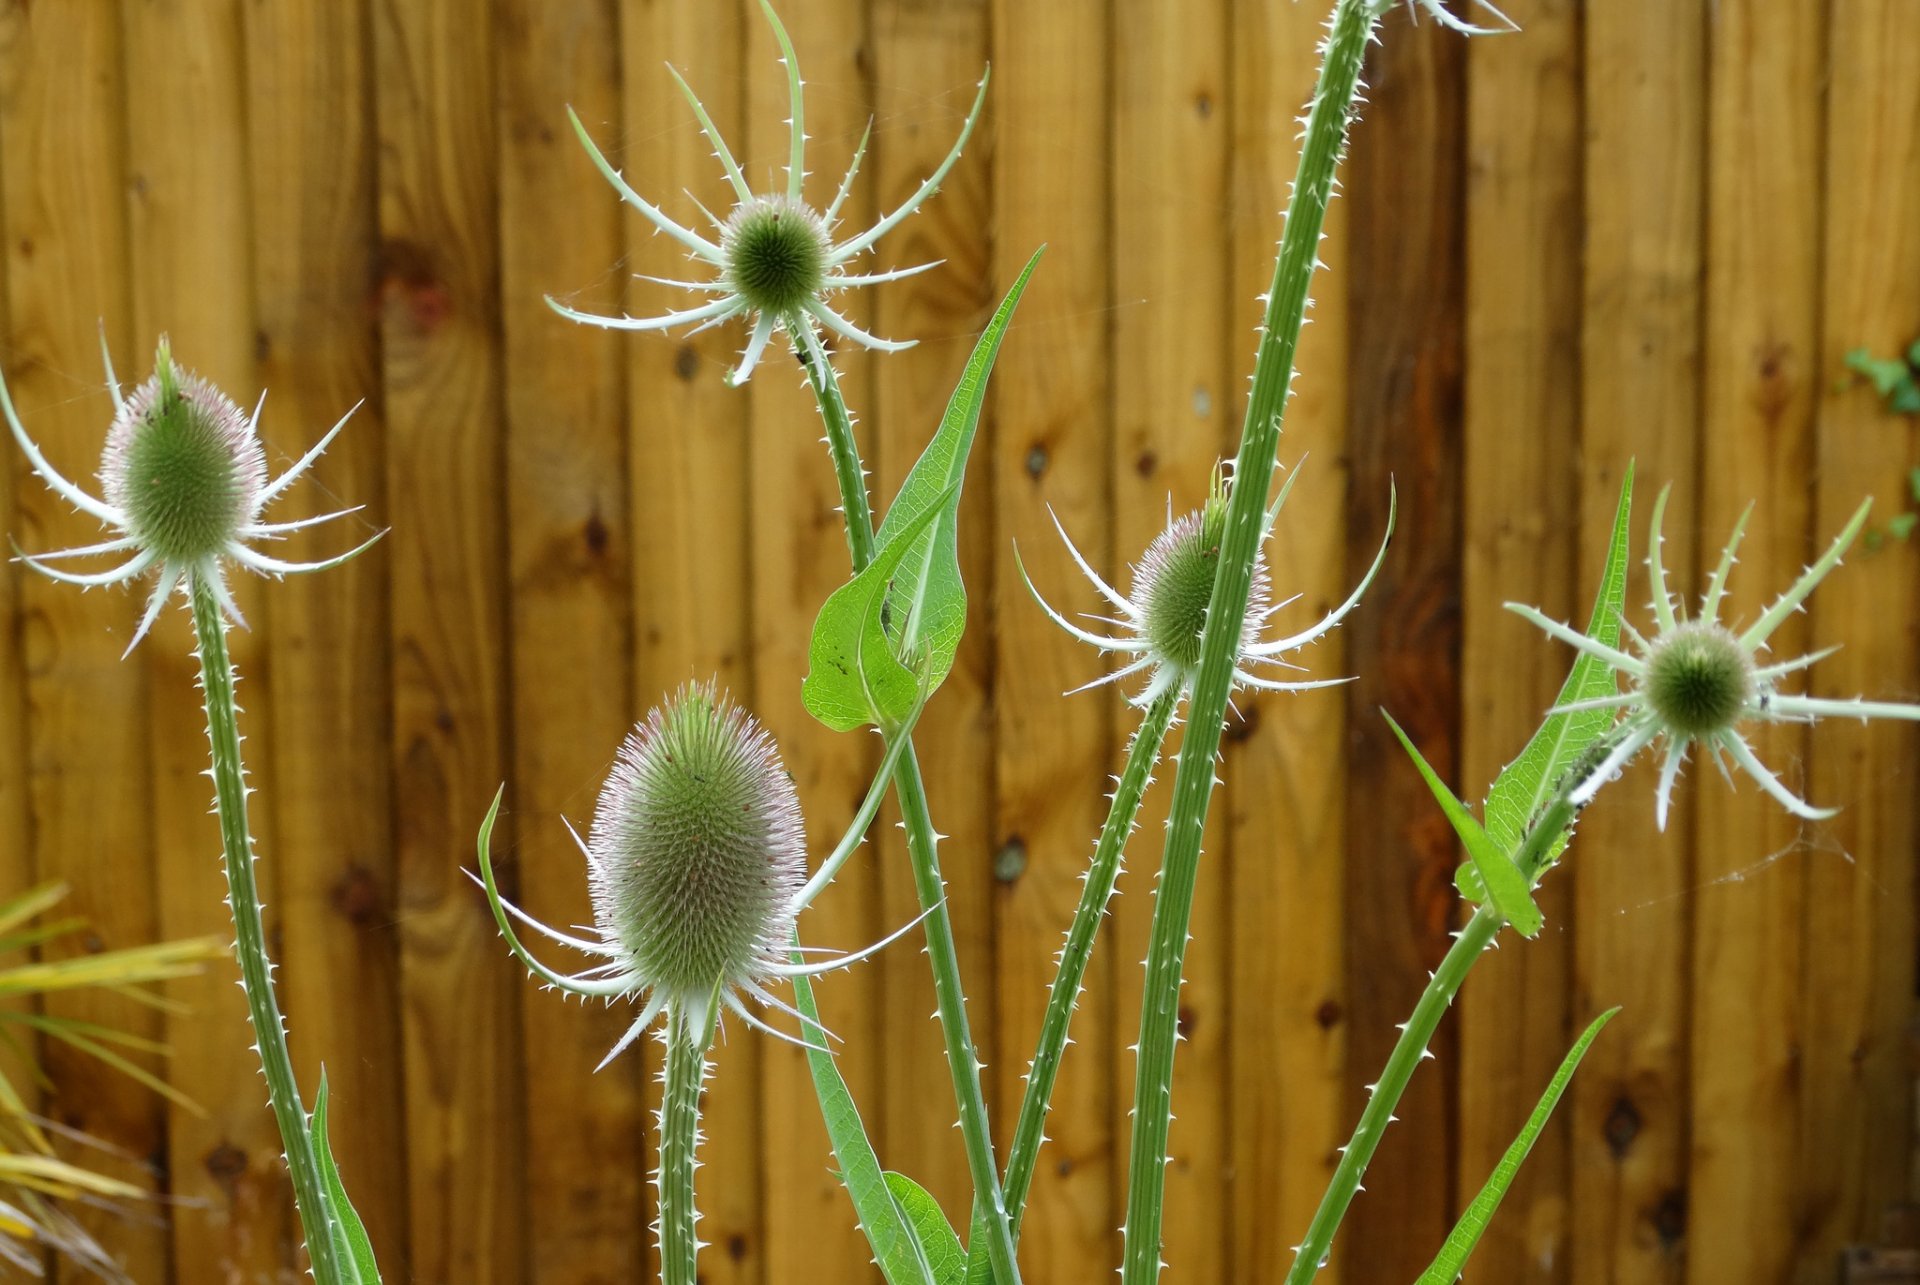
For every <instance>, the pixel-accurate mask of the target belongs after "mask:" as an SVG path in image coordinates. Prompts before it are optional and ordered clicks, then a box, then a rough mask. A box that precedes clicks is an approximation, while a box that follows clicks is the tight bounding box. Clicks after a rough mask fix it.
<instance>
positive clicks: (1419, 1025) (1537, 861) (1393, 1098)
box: [1286, 734, 1614, 1285]
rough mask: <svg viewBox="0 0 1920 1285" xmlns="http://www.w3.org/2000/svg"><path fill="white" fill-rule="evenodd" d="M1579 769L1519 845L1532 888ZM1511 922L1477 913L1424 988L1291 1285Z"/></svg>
mask: <svg viewBox="0 0 1920 1285" xmlns="http://www.w3.org/2000/svg"><path fill="white" fill-rule="evenodd" d="M1613 744H1614V739H1613V736H1612V734H1609V735H1607V736H1603V737H1602V738H1601V740H1600V742H1598V744H1597V746H1596V748H1597V749H1598V750H1599V751H1600V756H1601V757H1602V758H1604V756H1605V751H1606V750H1608V749H1611V748H1612V745H1613ZM1592 754H1593V751H1591V750H1590V751H1589V753H1588V755H1587V756H1583V758H1582V760H1581V764H1584V765H1586V766H1587V768H1588V770H1591V767H1592V765H1593V764H1594V763H1595V762H1596V761H1597V760H1595V759H1594V758H1593V757H1592ZM1580 767H1581V765H1580V764H1576V766H1575V767H1574V768H1573V769H1572V770H1569V771H1568V772H1567V773H1566V774H1565V775H1564V776H1563V777H1562V778H1561V781H1560V784H1559V785H1558V786H1557V787H1556V789H1555V791H1554V796H1553V798H1552V799H1551V800H1550V801H1549V802H1548V803H1547V805H1546V807H1545V808H1544V809H1542V810H1541V812H1540V815H1539V817H1538V818H1537V819H1536V820H1535V821H1534V823H1533V825H1532V827H1531V828H1529V829H1528V831H1527V833H1526V837H1525V838H1524V839H1522V840H1521V843H1520V850H1519V852H1518V853H1517V854H1516V855H1515V858H1514V864H1515V865H1517V866H1519V867H1520V873H1521V874H1522V875H1524V876H1525V877H1526V880H1527V883H1528V885H1529V886H1531V885H1532V884H1533V882H1534V881H1535V880H1536V879H1537V878H1538V877H1539V875H1540V873H1541V869H1542V867H1543V866H1545V865H1546V864H1547V861H1548V857H1549V854H1550V853H1551V852H1552V850H1553V841H1554V839H1555V838H1557V837H1558V836H1559V835H1560V834H1562V833H1564V832H1565V830H1566V828H1567V827H1568V826H1569V825H1571V824H1572V822H1573V819H1574V816H1575V814H1576V813H1577V812H1578V811H1579V809H1578V808H1576V807H1575V806H1574V803H1573V794H1574V791H1575V790H1576V789H1578V788H1579V785H1580V783H1581V781H1582V780H1583V779H1584V777H1585V772H1583V771H1581V770H1580ZM1506 922H1507V921H1506V920H1505V919H1503V918H1501V917H1500V915H1499V914H1498V913H1497V912H1495V910H1494V909H1493V904H1492V902H1491V901H1489V902H1487V903H1486V904H1484V905H1482V906H1480V907H1479V908H1478V909H1476V910H1475V911H1474V913H1473V918H1471V919H1469V920H1468V921H1467V926H1466V927H1465V928H1463V929H1461V930H1460V931H1459V932H1458V933H1457V934H1455V936H1454V942H1453V945H1452V947H1451V948H1450V949H1448V951H1447V954H1446V957H1445V958H1444V959H1442V960H1441V961H1440V967H1439V968H1437V969H1435V970H1434V974H1433V977H1432V978H1431V979H1429V980H1428V982H1427V988H1426V989H1425V990H1424V991H1422V992H1420V1002H1419V1003H1417V1004H1416V1005H1414V1009H1413V1016H1412V1017H1410V1018H1408V1019H1407V1024H1406V1025H1405V1026H1403V1027H1401V1028H1400V1038H1399V1039H1398V1040H1397V1041H1395V1042H1394V1046H1393V1052H1392V1053H1391V1054H1389V1055H1388V1057H1387V1065H1386V1069H1385V1070H1383V1071H1381V1073H1380V1079H1379V1081H1378V1082H1377V1083H1376V1084H1374V1085H1373V1087H1372V1088H1371V1089H1369V1090H1368V1093H1367V1105H1366V1109H1365V1110H1363V1111H1362V1112H1361V1113H1360V1123H1359V1124H1358V1125H1356V1126H1355V1127H1354V1130H1353V1137H1352V1138H1351V1139H1349V1140H1348V1142H1347V1145H1346V1146H1345V1147H1344V1148H1342V1150H1341V1154H1340V1164H1339V1166H1338V1167H1337V1168H1335V1169H1334V1171H1333V1180H1332V1181H1331V1182H1329V1183H1328V1184H1327V1194H1326V1195H1325V1196H1323V1197H1321V1199H1320V1208H1319V1209H1318V1210H1316V1211H1315V1212H1314V1215H1313V1222H1312V1224H1311V1225H1310V1226H1309V1227H1308V1228H1307V1235H1306V1239H1304V1240H1303V1241H1301V1242H1300V1247H1299V1248H1298V1249H1297V1250H1296V1251H1295V1252H1294V1260H1293V1267H1292V1269H1291V1270H1289V1271H1288V1273H1287V1282H1286V1285H1307V1282H1309V1281H1311V1280H1312V1279H1313V1278H1314V1275H1315V1274H1316V1273H1318V1272H1319V1270H1320V1267H1321V1265H1322V1264H1323V1263H1324V1262H1325V1261H1326V1256H1327V1250H1328V1248H1329V1247H1330V1246H1331V1245H1332V1244H1333V1235H1334V1232H1335V1231H1337V1230H1338V1229H1339V1227H1340V1220H1341V1219H1342V1218H1344V1217H1345V1216H1346V1212H1347V1206H1348V1205H1350V1204H1352V1203H1353V1197H1354V1193H1356V1192H1357V1191H1359V1190H1360V1179H1361V1178H1362V1177H1363V1176H1364V1175H1365V1174H1366V1171H1367V1162H1368V1161H1370V1160H1372V1159H1373V1153H1374V1151H1375V1149H1377V1148H1378V1147H1379V1145H1380V1138H1381V1135H1382V1134H1384V1133H1385V1132H1386V1130H1387V1125H1388V1124H1390V1123H1392V1121H1393V1112H1394V1109H1395V1108H1396V1107H1398V1106H1399V1105H1400V1097H1401V1095H1402V1094H1403V1093H1405V1092H1406V1089H1407V1083H1408V1081H1410V1080H1411V1079H1412V1078H1413V1072H1414V1069H1415V1068H1416V1067H1418V1066H1419V1065H1420V1062H1421V1060H1422V1059H1424V1058H1425V1057H1426V1056H1427V1044H1428V1042H1429V1041H1430V1040H1432V1039H1433V1033H1434V1031H1435V1030H1437V1029H1438V1028H1439V1026H1440V1019H1441V1018H1442V1017H1445V1016H1446V1012H1447V1009H1448V1007H1449V1006H1450V1005H1451V1004H1452V1003H1453V997H1454V996H1455V995H1457V994H1458V993H1459V992H1460V986H1461V984H1462V983H1463V982H1465V981H1466V980H1467V973H1468V971H1469V970H1471V969H1472V968H1473V965H1474V963H1475V962H1476V961H1477V960H1478V959H1479V958H1480V956H1481V955H1482V954H1484V953H1485V952H1486V949H1487V947H1488V946H1490V945H1492V944H1493V939H1494V938H1495V937H1496V936H1497V935H1498V934H1499V932H1500V930H1501V928H1503V927H1505V926H1506Z"/></svg>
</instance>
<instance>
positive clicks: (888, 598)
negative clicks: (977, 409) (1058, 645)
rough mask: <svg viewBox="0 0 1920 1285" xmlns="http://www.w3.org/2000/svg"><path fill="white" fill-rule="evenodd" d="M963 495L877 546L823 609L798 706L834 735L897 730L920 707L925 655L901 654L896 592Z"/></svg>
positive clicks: (954, 488)
mask: <svg viewBox="0 0 1920 1285" xmlns="http://www.w3.org/2000/svg"><path fill="white" fill-rule="evenodd" d="M959 489H960V484H959V483H958V482H954V483H952V484H951V485H950V486H948V488H947V490H946V491H944V492H942V493H941V494H940V496H939V497H938V498H937V500H936V502H935V503H933V504H929V505H928V506H927V507H926V508H924V509H922V510H921V511H920V513H919V514H918V515H917V516H916V517H915V518H914V519H913V521H911V522H909V523H907V524H905V525H904V526H902V527H901V528H900V529H899V530H898V531H897V532H895V533H894V535H893V536H892V538H891V539H889V540H888V541H887V542H886V543H885V544H883V545H881V546H880V551H879V552H878V553H876V554H875V555H874V558H873V561H872V562H870V563H868V564H867V568H866V570H864V571H862V572H860V573H859V574H858V575H856V576H854V578H853V579H851V580H849V581H847V583H845V584H843V585H841V586H840V587H839V588H838V589H835V590H834V591H833V593H832V594H830V595H829V596H828V598H827V600H826V602H825V603H824V604H822V605H821V607H820V614H819V616H818V617H816V618H815V620H814V622H813V641H812V643H811V644H810V645H809V647H808V649H807V676H806V679H805V680H804V681H803V682H802V683H801V684H800V700H801V702H802V703H803V704H804V705H805V706H806V707H807V712H808V713H810V714H812V715H813V716H814V717H815V718H817V719H819V720H820V721H821V722H822V723H825V724H826V725H827V726H828V727H831V728H832V729H833V730H834V731H836V732H851V731H852V730H853V729H854V728H856V727H865V726H866V725H867V724H869V723H875V724H878V725H879V726H881V727H892V726H896V725H898V724H899V723H900V722H901V721H902V720H903V719H905V718H906V717H907V715H908V713H909V712H911V711H912V709H913V707H914V704H915V703H916V701H918V699H919V696H920V685H921V676H920V675H921V672H922V670H923V668H924V663H923V659H922V655H921V654H917V653H903V651H902V650H901V626H902V623H903V621H902V618H901V615H900V612H899V608H898V607H897V606H896V605H895V604H896V602H897V595H896V594H894V593H893V592H892V587H893V584H894V579H895V576H896V575H897V574H898V573H899V570H900V566H901V564H902V562H903V561H904V560H905V559H906V557H907V555H908V553H910V552H911V551H912V550H913V549H914V547H915V545H916V542H917V541H919V540H920V538H921V537H922V536H925V535H926V534H927V533H928V532H929V531H931V529H932V528H933V525H934V523H935V522H937V521H938V520H939V518H940V515H941V514H942V513H943V512H945V506H946V501H947V500H948V499H949V498H950V497H951V496H953V495H956V494H958V493H959Z"/></svg>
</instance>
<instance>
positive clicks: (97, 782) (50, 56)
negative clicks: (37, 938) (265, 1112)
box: [0, 5, 169, 1282]
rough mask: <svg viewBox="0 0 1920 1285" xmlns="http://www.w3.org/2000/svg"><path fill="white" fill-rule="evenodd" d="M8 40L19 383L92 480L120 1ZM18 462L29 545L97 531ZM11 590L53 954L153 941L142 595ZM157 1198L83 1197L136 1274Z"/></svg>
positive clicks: (141, 1142)
mask: <svg viewBox="0 0 1920 1285" xmlns="http://www.w3.org/2000/svg"><path fill="white" fill-rule="evenodd" d="M5 38H6V45H5V64H6V65H5V74H4V80H3V81H0V83H4V84H5V86H6V92H5V97H4V100H0V150H3V151H4V155H5V158H6V183H5V192H4V199H5V213H6V246H7V255H8V262H7V289H8V295H9V297H8V313H9V317H8V321H9V335H8V348H7V353H6V357H7V367H8V384H9V386H10V387H11V388H12V390H13V398H14V404H15V405H16V406H18V407H19V408H20V413H21V417H22V419H23V420H24V421H25V423H26V424H27V425H28V427H29V428H30V430H31V431H32V432H33V434H34V436H35V438H36V440H38V441H39V442H40V444H41V447H42V449H44V450H45V452H46V454H47V457H48V459H50V460H51V461H52V462H53V465H54V467H56V468H58V469H59V470H60V471H61V472H62V473H64V474H65V475H66V476H67V477H68V478H70V479H73V480H75V481H77V482H80V483H81V484H83V485H89V486H91V485H94V484H95V483H94V470H95V468H96V467H97V464H98V460H99V452H100V447H101V443H102V441H103V440H104V437H105V433H106V427H107V424H108V421H109V420H110V418H111V416H112V407H111V406H110V405H109V404H108V402H107V399H106V398H105V397H104V396H102V395H101V394H100V382H101V379H100V375H99V374H98V371H99V369H100V356H99V337H98V332H97V330H96V325H97V324H99V323H96V321H95V320H94V319H95V318H96V317H97V318H101V319H103V321H104V324H105V325H106V327H107V331H108V335H109V337H110V338H111V339H112V341H113V343H114V346H115V350H116V351H118V352H129V351H132V349H131V346H130V345H129V344H128V343H127V342H126V336H127V335H128V333H129V330H128V320H127V312H128V305H129V302H130V298H129V292H128V289H127V284H126V283H127V278H128V270H127V226H126V214H127V209H126V204H125V200H126V191H125V186H124V185H125V180H126V172H127V154H126V133H125V130H126V123H125V121H126V118H125V112H124V106H125V93H124V90H125V86H124V82H123V80H122V61H121V56H122V33H121V26H120V16H119V12H118V10H117V9H115V8H110V7H108V6H104V5H63V6H58V7H52V8H49V7H46V6H41V7H39V8H37V9H35V10H34V11H32V12H29V11H28V10H27V9H26V7H25V6H14V7H13V8H11V9H10V10H9V12H8V13H7V15H6V37H5ZM12 476H13V480H14V484H15V490H14V495H15V498H16V501H17V508H16V509H15V525H14V527H13V528H12V532H13V534H14V537H15V538H16V539H17V540H18V541H19V542H20V544H21V546H22V547H23V548H27V549H53V548H63V547H68V546H71V545H74V544H83V543H91V542H93V541H95V540H98V539H101V538H102V537H101V536H100V535H99V534H98V532H99V529H100V528H99V526H98V525H97V524H96V523H94V522H92V521H90V520H82V519H78V518H76V517H74V516H72V515H71V512H70V508H69V506H68V505H67V504H65V503H64V502H63V501H61V500H59V499H57V498H56V497H54V496H53V495H52V494H50V493H49V492H48V491H47V489H46V487H45V486H44V485H43V484H42V483H41V482H40V480H39V479H38V478H37V477H35V476H34V475H33V474H32V473H31V472H30V471H29V470H27V469H26V468H24V467H14V468H13V472H12ZM20 599H21V609H22V611H23V613H24V618H23V621H22V635H23V645H22V648H21V653H22V662H23V664H24V665H25V667H26V676H27V688H26V694H27V711H26V712H27V725H28V729H29V735H30V737H31V745H30V749H29V760H28V767H27V771H28V790H29V797H30V799H31V807H32V821H33V829H34V836H33V837H34V866H35V869H36V871H37V874H38V876H39V877H40V878H42V879H60V880H63V881H65V882H66V883H68V884H70V885H71V886H72V887H73V890H74V895H73V897H72V898H71V900H69V901H68V902H67V903H66V906H65V907H64V909H65V910H66V911H67V912H69V913H73V914H77V915H82V916H84V917H85V918H86V919H87V920H88V923H89V932H88V933H87V934H84V935H82V936H81V937H78V938H76V939H73V940H71V941H68V942H62V943H60V944H59V945H58V946H56V947H51V948H49V950H48V952H47V953H48V954H49V955H55V954H59V955H65V954H72V953H76V952H79V951H84V950H89V949H102V948H111V947H116V946H133V945H138V944H140V943H142V942H147V941H151V940H152V939H153V938H154V936H155V932H156V928H157V925H158V915H157V913H156V910H155V889H154V883H153V867H152V860H153V850H152V844H151V841H150V837H151V829H150V824H149V816H150V812H151V808H150V803H151V777H150V775H149V762H150V759H149V755H148V752H147V742H146V738H145V736H144V735H143V732H142V720H143V718H144V716H145V713H146V693H147V681H146V677H145V674H144V670H143V668H142V666H141V665H140V664H139V663H138V662H137V661H136V662H129V663H126V664H122V663H121V660H120V653H121V652H122V651H123V650H125V648H126V645H127V640H128V639H129V638H130V637H131V636H132V633H133V629H134V624H135V620H136V616H137V613H138V611H139V603H140V599H139V598H138V596H137V590H136V591H135V592H134V593H108V594H101V595H82V594H80V593H78V592H76V591H75V589H74V587H73V586H72V585H60V584H51V583H48V582H46V581H44V580H42V579H40V578H39V577H34V578H32V579H31V580H27V581H23V582H22V585H21V593H20ZM103 711H107V712H108V713H107V715H106V716H102V712H103ZM47 1011H48V1012H49V1013H54V1014H59V1015H61V1016H65V1017H71V1018H76V1019H80V1020H84V1021H96V1022H102V1023H108V1024H111V1025H113V1026H115V1027H117V1028H119V1029H121V1030H125V1031H131V1032H133V1033H135V1034H139V1035H145V1036H149V1037H152V1036H157V1035H158V1034H159V1022H158V1021H157V1020H156V1019H155V1017H154V1015H153V1014H152V1013H151V1012H148V1011H145V1010H142V1009H139V1008H136V1007H135V1006H133V1005H131V1004H129V1003H127V1002H126V1001H124V1000H119V999H112V998H107V997H104V996H101V995H97V994H92V995H89V994H78V995H73V996H63V997H60V998H58V999H57V1000H50V1001H49V1002H48V1004H47ZM45 1067H46V1071H47V1074H48V1076H49V1079H50V1082H51V1083H52V1084H53V1086H54V1089H53V1092H52V1093H50V1094H49V1095H48V1098H47V1102H46V1106H45V1110H46V1111H47V1113H48V1114H49V1115H50V1116H51V1117H53V1118H54V1119H56V1120H58V1121H60V1122H61V1123H62V1124H65V1125H69V1126H72V1127H74V1128H77V1129H83V1130H85V1131H87V1132H88V1133H91V1134H93V1135H95V1136H97V1137H99V1138H101V1139H103V1140H104V1141H106V1142H108V1143H110V1144H111V1145H113V1146H114V1147H117V1148H119V1149H121V1150H122V1151H123V1152H125V1153H128V1154H130V1156H131V1157H132V1158H133V1159H132V1163H130V1164H116V1165H114V1168H115V1169H116V1171H118V1172H121V1174H122V1176H124V1177H127V1178H129V1179H131V1180H133V1181H136V1182H140V1183H142V1184H143V1185H157V1184H158V1183H159V1182H160V1181H161V1180H162V1175H161V1166H162V1165H163V1164H164V1160H165V1136H164V1125H165V1112H164V1111H163V1109H162V1106H161V1103H160V1100H159V1099H158V1098H156V1097H155V1096H154V1095H153V1093H152V1092H150V1091H149V1090H147V1089H145V1088H142V1087H140V1086H139V1085H136V1084H133V1083H132V1082H130V1081H129V1080H128V1079H127V1078H126V1077H125V1076H123V1075H121V1074H120V1073H119V1072H117V1071H114V1070H112V1069H110V1068H108V1067H105V1066H102V1065H101V1064H100V1063H98V1062H96V1061H94V1060H93V1059H91V1058H88V1057H85V1056H84V1055H81V1054H78V1053H73V1052H70V1051H67V1050H63V1049H60V1048H56V1047H50V1048H48V1049H47V1051H46V1057H45ZM78 1154H80V1155H83V1156H85V1157H86V1158H88V1159H96V1158H97V1157H98V1155H99V1153H98V1152H93V1151H88V1150H84V1149H83V1150H82V1151H81V1152H80V1153H78ZM149 1166H151V1168H149ZM152 1214H153V1210H152V1209H151V1208H135V1209H133V1210H131V1211H130V1216H123V1215H116V1214H111V1213H102V1212H100V1211H88V1210H82V1211H81V1222H82V1223H83V1225H85V1226H86V1227H88V1228H89V1229H91V1230H92V1231H94V1232H95V1233H96V1234H97V1235H99V1237H100V1239H101V1241H102V1243H103V1244H105V1245H106V1246H107V1247H108V1248H109V1249H110V1250H111V1251H112V1252H114V1253H115V1254H116V1255H117V1256H118V1257H119V1258H120V1259H121V1260H122V1263H123V1265H124V1266H125V1268H126V1270H127V1272H128V1273H129V1274H130V1275H131V1276H133V1277H134V1278H135V1279H137V1280H143V1281H155V1282H163V1281H165V1280H167V1279H168V1258H169V1251H168V1240H169V1237H168V1233H167V1228H166V1226H165V1224H164V1222H162V1221H160V1220H158V1219H156V1218H154V1217H152ZM57 1271H58V1273H59V1276H58V1278H59V1279H77V1273H74V1272H72V1271H71V1270H70V1269H67V1268H64V1267H62V1268H58V1269H57Z"/></svg>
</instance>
